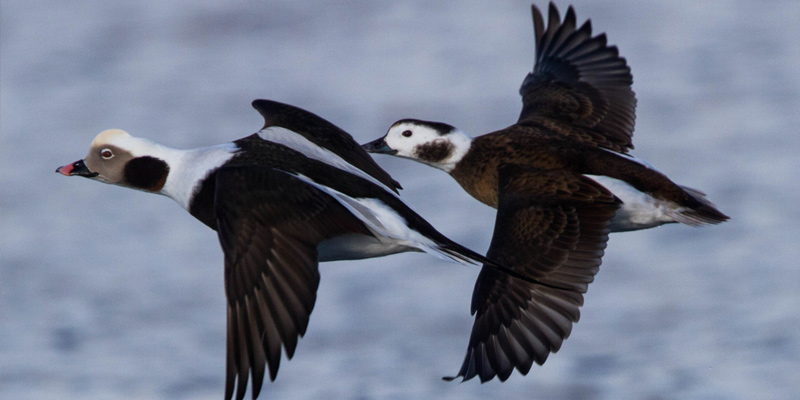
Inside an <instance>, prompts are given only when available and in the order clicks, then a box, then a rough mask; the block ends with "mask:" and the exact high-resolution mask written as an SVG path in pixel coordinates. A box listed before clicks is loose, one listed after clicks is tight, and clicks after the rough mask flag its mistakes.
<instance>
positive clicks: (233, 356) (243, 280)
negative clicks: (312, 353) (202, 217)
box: [214, 166, 367, 399]
mask: <svg viewBox="0 0 800 400" xmlns="http://www.w3.org/2000/svg"><path fill="white" fill-rule="evenodd" d="M215 182H216V189H215V202H214V208H215V215H216V220H217V221H216V222H217V233H218V235H219V241H220V243H221V245H222V250H223V252H224V253H225V293H226V295H227V298H228V348H227V367H226V371H227V372H226V376H227V378H226V389H225V391H226V398H227V399H230V398H231V396H233V392H234V386H235V385H238V387H237V389H236V398H237V399H242V398H243V397H244V395H245V391H246V389H247V381H248V374H249V373H252V377H253V383H252V386H253V398H255V397H256V396H257V395H258V393H259V391H260V390H261V385H262V383H263V379H264V372H265V366H268V367H269V373H270V379H273V380H274V379H275V376H276V374H277V373H278V366H279V365H280V359H281V345H283V347H284V349H285V351H286V356H287V358H292V356H293V355H294V350H295V347H296V346H297V338H298V336H302V335H303V334H304V333H305V331H306V327H307V326H308V320H309V315H310V314H311V310H312V309H313V308H314V302H315V300H316V292H317V287H318V285H319V271H318V269H317V266H318V260H317V245H318V244H319V243H320V242H322V241H324V240H326V239H328V238H331V237H334V236H337V235H341V234H344V233H362V234H367V233H366V228H365V227H364V226H363V224H362V223H361V222H360V221H358V219H356V218H355V217H353V216H352V215H351V214H350V213H349V212H347V211H346V210H345V209H344V207H342V206H341V205H340V204H339V203H337V202H336V201H335V200H334V199H332V198H330V197H329V196H327V195H324V194H323V193H322V192H320V191H319V190H317V189H315V188H313V187H311V186H309V185H308V184H306V183H304V182H302V181H300V180H299V179H296V178H294V177H293V176H290V175H289V174H286V173H284V172H281V171H276V170H273V169H271V168H266V167H252V166H244V167H223V168H222V169H220V170H219V171H218V172H217V176H216V181H215ZM242 193H247V196H243V195H242ZM237 381H238V384H237V383H236V382H237Z"/></svg>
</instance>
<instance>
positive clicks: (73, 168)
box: [56, 160, 98, 178]
mask: <svg viewBox="0 0 800 400" xmlns="http://www.w3.org/2000/svg"><path fill="white" fill-rule="evenodd" d="M56 172H58V173H59V174H61V175H64V176H72V175H77V176H84V177H87V178H94V177H95V176H97V175H98V173H97V172H92V171H89V168H87V167H86V164H84V163H83V160H78V161H75V162H74V163H72V164H67V165H64V166H61V167H58V168H57V169H56Z"/></svg>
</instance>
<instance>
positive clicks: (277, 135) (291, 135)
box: [258, 126, 397, 197]
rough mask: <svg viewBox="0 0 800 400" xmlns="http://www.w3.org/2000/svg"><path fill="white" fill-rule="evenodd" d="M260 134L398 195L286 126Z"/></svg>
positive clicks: (274, 127)
mask: <svg viewBox="0 0 800 400" xmlns="http://www.w3.org/2000/svg"><path fill="white" fill-rule="evenodd" d="M258 136H259V137H261V138H262V139H264V140H267V141H270V142H273V143H278V144H282V145H284V146H286V147H288V148H290V149H292V150H295V151H298V152H300V153H302V154H303V155H304V156H306V157H308V158H311V159H314V160H317V161H321V162H324V163H325V164H328V165H330V166H332V167H335V168H338V169H340V170H342V171H345V172H348V173H350V174H353V175H355V176H358V177H360V178H363V179H366V180H368V181H370V182H372V183H374V184H376V185H378V186H380V187H381V188H383V189H385V190H386V192H388V193H391V194H392V195H393V196H395V197H397V195H396V194H395V193H394V191H392V190H391V189H390V188H388V187H387V186H386V185H384V184H383V183H382V182H381V181H379V180H377V179H375V178H373V177H372V176H371V175H370V174H367V173H366V172H364V171H363V170H361V169H359V168H357V167H355V166H354V165H353V164H350V163H349V162H347V161H345V160H344V159H343V158H342V157H340V156H339V155H337V154H336V153H334V152H332V151H330V150H328V149H326V148H324V147H320V146H318V145H316V144H314V143H312V142H311V141H310V140H308V139H306V138H305V137H304V136H303V135H301V134H299V133H297V132H294V131H292V130H289V129H286V128H281V127H279V126H270V127H268V128H264V129H262V130H261V131H259V132H258Z"/></svg>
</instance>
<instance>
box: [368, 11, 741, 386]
mask: <svg viewBox="0 0 800 400" xmlns="http://www.w3.org/2000/svg"><path fill="white" fill-rule="evenodd" d="M531 9H532V14H533V26H534V35H535V40H536V57H535V65H534V67H533V71H532V72H531V73H529V74H528V75H527V76H526V77H525V79H524V81H523V82H522V86H521V87H520V90H519V92H520V95H521V96H522V111H521V113H520V116H519V119H518V121H517V122H516V123H515V124H514V125H511V126H509V127H507V128H505V129H501V130H499V131H496V132H492V133H488V134H485V135H482V136H478V137H475V138H470V137H469V136H468V135H466V134H465V133H464V132H462V131H461V130H459V129H456V128H455V127H453V126H451V125H448V124H445V123H442V122H431V121H421V120H416V119H402V120H399V121H397V122H395V123H394V124H393V125H392V126H391V127H390V128H389V130H388V132H387V134H386V135H385V136H384V137H382V138H380V139H377V140H375V141H373V142H370V143H367V144H365V145H364V148H365V149H366V150H367V151H370V152H373V153H384V154H391V155H395V156H399V157H404V158H410V159H413V160H416V161H419V162H422V163H425V164H428V165H430V166H433V167H435V168H438V169H441V170H444V171H445V172H447V173H449V174H450V176H452V177H453V178H454V179H455V180H456V181H457V182H458V183H459V184H460V185H461V187H462V188H463V189H464V190H465V191H466V192H467V193H469V194H470V195H472V196H473V197H474V198H476V199H477V200H479V201H481V202H483V203H485V204H487V205H489V206H491V207H494V208H496V209H497V216H496V221H495V228H494V233H493V237H492V241H491V245H490V248H489V250H488V253H487V257H489V258H491V259H493V260H495V261H498V262H500V263H502V264H504V265H508V266H511V267H513V268H517V269H520V270H524V271H525V272H526V273H527V274H528V275H530V276H533V277H536V278H537V279H539V280H541V281H544V282H547V283H551V284H557V285H559V286H567V287H571V288H573V289H575V291H571V292H569V291H554V290H552V289H551V288H547V287H537V286H535V285H530V284H528V283H525V282H519V281H514V280H509V279H507V278H506V277H504V276H502V275H499V274H497V273H496V272H495V271H492V270H489V269H484V270H483V271H481V273H480V276H479V277H478V281H477V283H476V285H475V290H474V294H473V299H472V313H473V314H476V317H475V324H474V326H473V331H472V335H471V337H470V342H469V345H468V349H467V355H466V357H465V359H464V362H463V364H462V367H461V370H460V371H459V373H458V376H460V377H463V380H468V379H471V378H473V377H475V376H479V377H480V380H481V381H482V382H483V381H487V380H490V379H492V378H493V377H495V376H497V377H498V378H499V379H500V380H501V381H503V380H505V379H507V378H508V377H509V375H510V374H511V372H512V371H513V369H514V368H516V369H517V370H518V371H519V372H520V373H522V374H523V375H525V374H527V373H528V371H529V370H530V367H531V364H532V362H536V363H538V364H542V363H544V361H545V360H546V359H547V356H548V354H549V353H550V352H556V351H557V350H558V349H559V348H560V346H561V343H562V341H563V340H564V339H565V338H567V337H568V336H569V334H570V331H571V327H572V323H574V322H577V321H578V318H579V315H580V314H579V307H580V306H581V305H582V304H583V296H582V294H581V293H584V292H585V291H586V289H587V287H588V285H589V283H590V282H592V280H593V279H594V275H595V274H596V273H597V271H598V267H599V266H600V263H601V258H602V256H603V249H604V248H605V246H606V242H607V240H608V233H609V232H620V231H630V230H638V229H645V228H651V227H654V226H658V225H662V224H665V223H671V222H681V223H684V224H687V225H691V226H698V225H706V224H717V223H720V222H723V221H725V220H727V219H728V217H727V216H726V215H725V214H723V213H722V212H720V211H719V210H717V208H716V207H715V206H714V205H713V204H712V203H711V202H710V201H708V200H707V199H706V197H705V195H704V194H703V193H702V192H700V191H698V190H695V189H690V188H687V187H683V186H680V185H678V184H676V183H674V182H673V181H671V180H670V179H669V178H667V176H665V175H664V174H662V173H661V172H659V171H657V170H656V169H655V168H653V167H652V166H650V165H649V164H647V163H645V162H643V161H640V160H638V159H636V158H634V157H632V156H630V155H628V154H627V152H628V150H629V149H632V148H633V144H632V141H631V139H632V136H633V128H634V118H635V108H636V97H635V95H634V92H633V90H632V89H631V84H632V82H633V78H632V76H631V72H630V68H629V67H628V65H627V63H626V61H625V59H624V58H622V57H620V56H619V52H618V50H617V48H616V46H609V45H608V44H607V42H606V36H605V34H600V35H597V36H592V27H591V21H590V20H587V21H586V22H585V23H583V24H582V25H581V26H580V27H578V26H577V24H576V18H575V12H574V10H573V8H572V7H569V8H568V9H567V13H566V15H565V17H564V20H563V21H561V18H560V15H559V12H558V10H557V9H556V7H555V5H554V4H553V3H550V6H549V19H548V21H547V24H546V25H547V26H546V27H545V23H544V19H543V18H542V14H541V13H540V12H539V10H538V9H537V8H536V6H532V7H531Z"/></svg>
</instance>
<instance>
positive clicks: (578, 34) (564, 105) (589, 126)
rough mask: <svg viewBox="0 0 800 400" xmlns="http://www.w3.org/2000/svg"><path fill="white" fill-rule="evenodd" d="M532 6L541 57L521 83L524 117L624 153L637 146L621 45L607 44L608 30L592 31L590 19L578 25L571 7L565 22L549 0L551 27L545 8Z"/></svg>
mask: <svg viewBox="0 0 800 400" xmlns="http://www.w3.org/2000/svg"><path fill="white" fill-rule="evenodd" d="M531 9H532V13H533V25H534V34H535V37H536V60H535V65H534V67H533V72H531V73H530V74H528V75H527V76H526V77H525V80H524V81H523V82H522V86H521V87H520V89H519V92H520V95H522V104H523V105H522V112H521V113H520V116H519V123H541V124H545V125H548V126H550V125H552V124H556V125H559V126H561V129H558V128H555V129H554V130H555V131H557V132H558V133H561V134H564V135H566V136H570V137H572V138H573V139H575V140H580V141H583V142H586V143H591V144H594V145H596V146H600V147H605V148H608V149H610V150H614V151H618V152H623V153H624V152H627V151H628V149H632V148H633V143H632V137H633V127H634V120H635V118H636V96H635V94H634V93H633V90H632V89H631V85H632V84H633V77H632V76H631V70H630V67H628V65H627V63H626V61H625V59H624V58H622V57H620V56H619V51H618V50H617V47H616V46H608V45H607V43H606V36H605V34H604V33H603V34H600V35H597V36H595V37H592V25H591V21H590V20H587V21H586V22H585V23H584V24H583V25H581V27H580V28H577V29H576V23H575V11H574V10H573V9H572V7H569V9H567V14H566V16H565V17H564V21H563V22H562V21H561V20H560V16H559V13H558V10H557V9H556V7H555V5H553V3H550V9H549V19H548V22H547V29H546V30H545V27H544V20H543V18H542V14H541V13H540V12H539V10H538V9H537V8H536V6H532V7H531ZM551 127H552V126H551ZM564 128H567V129H564Z"/></svg>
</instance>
